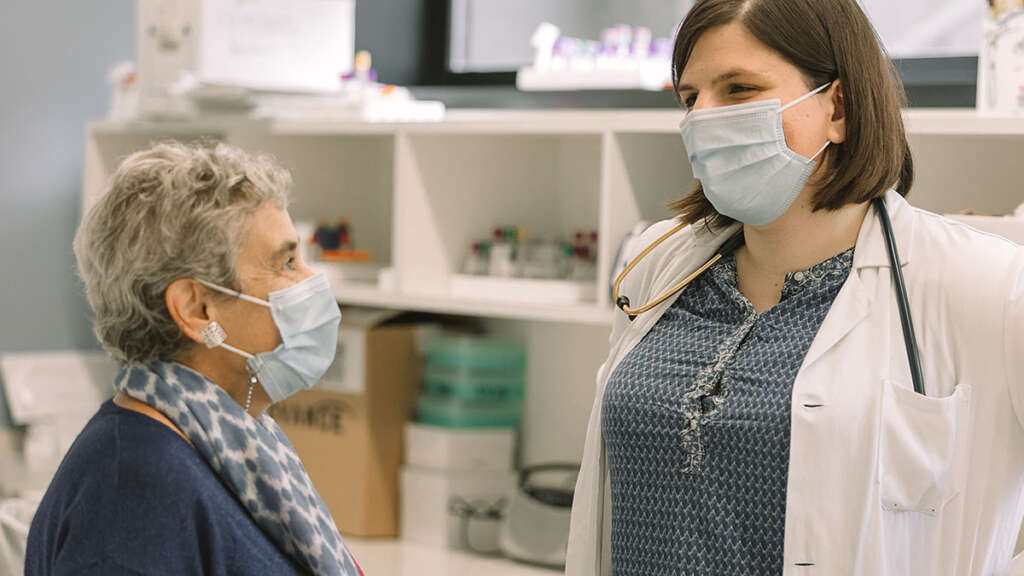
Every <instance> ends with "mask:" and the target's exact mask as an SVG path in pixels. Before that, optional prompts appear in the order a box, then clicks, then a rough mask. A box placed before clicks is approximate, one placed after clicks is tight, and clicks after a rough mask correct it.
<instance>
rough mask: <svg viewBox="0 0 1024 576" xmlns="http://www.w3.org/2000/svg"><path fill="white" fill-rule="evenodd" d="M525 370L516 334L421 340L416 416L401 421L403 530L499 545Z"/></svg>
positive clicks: (446, 541) (484, 549)
mask: <svg viewBox="0 0 1024 576" xmlns="http://www.w3.org/2000/svg"><path fill="white" fill-rule="evenodd" d="M525 374H526V354H525V349H524V347H523V344H522V343H520V342H513V341H508V340H498V339H492V338H484V337H474V336H438V337H436V338H434V339H433V341H431V342H430V343H429V344H428V346H427V352H426V368H425V371H424V378H423V390H422V393H421V395H420V397H419V401H418V402H417V420H418V422H413V423H410V424H409V426H408V428H407V429H406V460H405V461H406V466H405V469H404V470H403V472H402V534H403V537H405V538H406V539H409V540H412V541H417V542H422V543H426V544H434V545H437V546H442V547H449V548H458V549H464V550H469V551H472V552H477V553H482V554H495V553H497V552H498V550H499V548H498V534H499V529H500V527H501V522H502V521H503V519H504V516H505V511H506V508H507V505H508V494H509V491H510V488H511V487H512V486H513V485H514V483H515V471H514V470H515V442H516V435H517V434H516V433H517V430H518V428H519V424H520V421H521V417H522V407H523V391H524V383H525Z"/></svg>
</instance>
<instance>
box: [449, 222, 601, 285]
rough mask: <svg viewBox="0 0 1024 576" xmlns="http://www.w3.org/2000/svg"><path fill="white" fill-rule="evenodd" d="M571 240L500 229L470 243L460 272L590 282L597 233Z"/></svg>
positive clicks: (581, 234)
mask: <svg viewBox="0 0 1024 576" xmlns="http://www.w3.org/2000/svg"><path fill="white" fill-rule="evenodd" d="M573 238H574V241H573V242H563V241H557V240H553V239H548V238H530V237H529V236H528V235H527V232H526V230H525V229H524V228H520V227H518V226H499V227H497V228H495V229H494V231H493V233H492V235H491V238H490V239H483V240H479V241H476V242H473V244H472V245H471V246H470V250H469V253H468V255H467V256H466V260H465V264H464V265H463V272H464V273H465V274H466V275H470V276H484V275H490V276H492V277H498V278H532V279H538V280H562V279H574V280H576V281H581V282H582V281H591V280H593V279H594V274H596V272H595V270H594V269H593V268H588V267H587V265H591V264H595V263H596V257H597V238H598V236H597V231H596V230H580V231H577V232H575V234H574V236H573Z"/></svg>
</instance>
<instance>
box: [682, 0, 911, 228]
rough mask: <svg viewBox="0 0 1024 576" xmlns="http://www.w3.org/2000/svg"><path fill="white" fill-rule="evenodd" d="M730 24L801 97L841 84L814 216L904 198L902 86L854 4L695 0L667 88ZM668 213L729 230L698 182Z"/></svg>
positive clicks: (907, 174)
mask: <svg viewBox="0 0 1024 576" xmlns="http://www.w3.org/2000/svg"><path fill="white" fill-rule="evenodd" d="M734 21H735V22H739V23H741V24H743V26H744V27H746V29H747V30H748V31H749V32H750V33H751V34H753V36H754V37H755V38H757V39H758V40H760V41H761V42H762V43H764V44H765V45H767V46H768V47H770V48H771V49H773V50H775V51H776V52H778V53H779V54H781V55H782V56H783V58H785V59H786V60H788V61H789V62H791V63H792V64H793V65H794V66H796V67H797V68H799V69H800V71H801V72H802V73H803V76H804V79H805V82H806V83H807V87H808V90H811V89H814V88H816V87H818V86H821V85H822V84H825V83H828V82H832V81H834V80H837V79H838V80H839V81H840V83H841V87H842V98H843V100H842V101H843V108H844V114H845V116H846V140H845V141H844V142H842V143H841V144H835V145H833V146H829V147H828V149H826V151H825V154H824V155H823V159H822V165H823V169H822V170H821V172H820V174H819V175H818V176H816V177H815V184H816V185H818V186H820V190H819V191H818V193H817V195H816V196H815V198H814V210H815V211H817V210H836V209H838V208H840V207H842V206H844V205H846V204H857V203H861V202H867V201H869V200H871V199H872V198H875V197H876V196H881V195H883V194H884V193H885V191H886V190H888V189H889V188H896V190H897V191H898V192H899V193H900V194H902V195H904V196H906V195H907V194H908V193H909V192H910V186H911V185H912V184H913V181H914V161H913V158H912V157H911V155H910V146H909V144H908V143H907V135H906V132H905V130H904V127H903V117H902V115H901V113H900V109H901V108H902V107H903V106H905V105H906V94H905V93H904V91H903V83H902V82H900V79H899V75H898V74H897V72H896V70H895V67H894V66H893V65H892V62H891V61H890V60H889V58H888V56H887V55H886V54H885V52H884V49H883V48H882V45H881V41H880V40H879V38H878V35H877V34H876V32H875V29H874V28H873V27H872V26H871V23H870V22H869V21H868V19H867V16H865V15H864V12H863V11H861V9H860V7H859V6H858V5H857V0H699V1H698V2H697V3H696V5H694V7H693V8H692V9H691V10H690V12H689V14H687V16H686V18H685V19H684V20H683V23H682V24H681V25H680V27H679V33H678V34H677V35H676V42H675V50H674V52H673V55H672V85H673V86H678V85H679V77H680V76H681V75H682V73H683V70H684V69H685V68H686V63H687V61H688V60H689V58H690V54H691V53H692V52H693V47H694V45H695V44H696V43H697V40H698V39H699V38H700V37H701V36H702V35H703V34H704V32H706V31H707V30H709V29H710V28H714V27H716V26H721V25H723V24H728V23H730V22H734ZM676 98H677V99H678V98H679V94H678V92H676ZM669 208H670V209H671V210H672V211H673V212H674V213H675V214H676V215H677V216H678V217H679V218H680V219H681V220H682V221H684V222H686V223H688V224H694V223H697V222H701V221H704V222H706V223H707V224H708V225H709V226H715V227H717V226H723V225H726V224H729V223H730V222H732V220H731V219H729V218H727V217H726V216H723V215H721V214H719V213H718V212H717V211H716V210H715V209H714V207H713V206H712V205H711V203H710V202H709V201H708V200H707V198H705V197H704V190H703V188H702V187H701V185H700V183H699V182H698V183H697V184H696V186H695V187H694V189H693V191H691V192H690V193H689V194H688V195H686V196H684V197H683V198H681V199H679V200H677V201H675V202H673V203H672V204H671V205H670V206H669Z"/></svg>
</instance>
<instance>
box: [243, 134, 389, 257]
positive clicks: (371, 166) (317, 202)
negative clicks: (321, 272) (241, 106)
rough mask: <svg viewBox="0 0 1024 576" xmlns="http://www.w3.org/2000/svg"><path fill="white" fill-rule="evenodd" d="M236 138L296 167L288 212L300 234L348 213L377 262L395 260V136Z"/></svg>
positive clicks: (360, 242)
mask: <svg viewBox="0 0 1024 576" xmlns="http://www.w3.org/2000/svg"><path fill="white" fill-rule="evenodd" d="M230 142H231V143H232V144H234V145H236V146H239V147H241V148H242V149H244V150H246V151H248V152H253V153H266V154H270V155H271V156H273V157H274V158H275V159H276V160H277V161H278V162H279V163H280V164H281V165H282V166H284V167H285V168H287V169H288V170H289V171H290V172H291V174H292V179H293V180H294V189H293V193H292V199H291V204H290V206H289V207H288V212H289V213H290V214H291V217H292V220H293V221H294V222H295V224H296V229H297V230H299V232H300V236H302V235H305V236H308V235H310V234H311V233H312V229H313V228H315V226H316V225H319V224H335V223H337V222H338V221H339V220H342V219H344V220H346V221H348V223H349V227H350V230H351V233H352V237H353V240H354V242H355V248H357V249H359V250H368V251H370V252H371V253H372V258H371V263H372V264H373V265H377V266H380V267H385V266H390V265H391V231H392V215H393V213H392V201H393V199H394V149H395V140H394V136H392V135H390V134H345V135H330V134H277V133H270V132H266V131H237V132H234V133H232V134H231V135H230ZM301 241H302V242H307V241H308V238H305V237H304V238H301ZM308 263H309V264H328V265H330V264H333V263H329V262H320V261H313V260H310V261H309V262H308Z"/></svg>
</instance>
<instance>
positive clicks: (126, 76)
mask: <svg viewBox="0 0 1024 576" xmlns="http://www.w3.org/2000/svg"><path fill="white" fill-rule="evenodd" d="M107 84H109V85H110V110H109V111H108V112H107V118H110V119H111V120H131V119H133V118H137V117H138V115H139V76H138V74H136V72H135V63H134V62H118V63H117V64H115V65H114V66H113V67H112V68H111V69H110V72H108V73H107Z"/></svg>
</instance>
